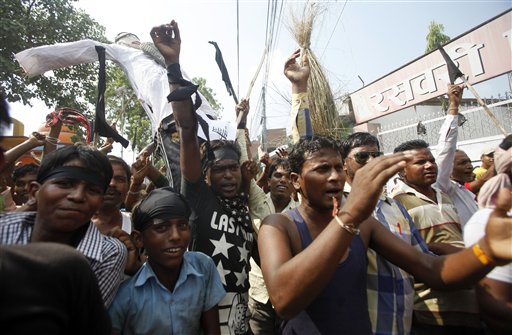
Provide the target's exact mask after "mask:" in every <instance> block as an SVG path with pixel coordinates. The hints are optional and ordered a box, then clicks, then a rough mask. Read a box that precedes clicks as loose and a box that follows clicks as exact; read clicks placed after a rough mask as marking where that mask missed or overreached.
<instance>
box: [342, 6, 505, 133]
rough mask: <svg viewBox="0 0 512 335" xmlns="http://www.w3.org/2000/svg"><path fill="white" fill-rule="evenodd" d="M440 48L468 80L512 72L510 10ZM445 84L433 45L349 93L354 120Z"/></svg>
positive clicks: (428, 95)
mask: <svg viewBox="0 0 512 335" xmlns="http://www.w3.org/2000/svg"><path fill="white" fill-rule="evenodd" d="M444 49H445V50H446V52H447V53H448V55H449V56H450V58H451V59H452V60H453V61H454V62H455V64H457V65H458V67H459V69H460V70H461V71H462V73H464V75H465V76H466V78H467V80H468V82H469V83H471V84H476V83H479V82H482V81H485V80H488V79H491V78H494V77H496V76H499V75H501V74H504V73H507V72H510V71H512V10H509V11H507V12H505V13H504V14H502V15H500V16H498V17H496V18H494V19H492V20H490V21H488V22H486V23H484V24H482V25H480V26H478V27H476V28H474V29H473V30H471V31H469V32H467V33H465V34H463V35H461V36H459V37H457V38H455V39H454V40H452V41H451V42H450V43H448V44H447V45H445V46H444ZM459 82H460V79H459ZM448 83H449V78H448V70H447V68H446V63H445V61H444V59H443V56H442V55H441V53H440V52H439V50H435V51H433V52H431V53H428V54H426V55H425V56H423V57H420V58H418V59H416V60H414V61H412V62H411V63H409V64H407V65H405V66H403V67H401V68H400V69H398V70H395V71H394V72H392V73H390V74H389V75H387V76H385V77H383V78H381V79H379V80H377V81H375V82H373V83H371V84H369V85H368V86H365V87H363V88H362V89H360V90H358V91H356V92H354V93H352V94H351V95H350V99H351V101H352V107H353V111H354V116H355V119H356V122H357V123H358V124H359V123H363V122H367V121H369V120H372V119H375V118H378V117H381V116H383V115H386V114H390V113H393V112H396V111H399V110H401V109H404V108H407V107H410V106H413V105H416V104H418V103H420V102H423V101H426V100H429V99H432V98H435V97H438V96H440V95H443V94H445V93H446V85H447V84H448Z"/></svg>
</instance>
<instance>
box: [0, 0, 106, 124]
mask: <svg viewBox="0 0 512 335" xmlns="http://www.w3.org/2000/svg"><path fill="white" fill-rule="evenodd" d="M73 2H75V1H72V0H0V34H1V36H2V44H1V45H0V90H1V91H2V92H4V93H5V94H6V95H7V98H8V100H9V101H11V102H15V101H21V102H23V103H24V104H28V105H30V100H31V99H33V98H35V99H40V100H42V101H44V102H45V104H46V105H47V106H48V107H51V108H53V107H55V106H67V107H72V108H76V109H78V110H80V111H81V112H83V113H84V114H86V115H89V116H90V114H91V113H90V110H91V109H93V106H94V101H95V99H96V89H97V79H96V78H97V73H98V72H97V67H98V65H97V64H84V65H77V66H72V67H69V68H65V69H60V70H55V71H53V72H54V75H53V76H36V77H34V78H31V79H27V78H24V77H23V73H22V69H21V68H20V67H19V65H18V64H17V62H16V61H15V59H14V54H15V53H17V52H20V51H22V50H25V49H28V48H32V47H37V46H41V45H47V44H55V43H61V42H70V41H77V40H82V39H87V38H89V39H93V40H97V41H100V42H106V43H108V40H107V39H106V37H105V28H104V27H103V26H101V25H100V24H98V23H97V22H96V21H95V20H94V19H92V18H91V17H90V16H89V15H88V14H86V13H85V12H84V11H82V10H80V9H76V8H75V7H74V6H73ZM91 103H92V104H91Z"/></svg>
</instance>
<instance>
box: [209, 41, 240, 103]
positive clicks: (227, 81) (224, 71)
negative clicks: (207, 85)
mask: <svg viewBox="0 0 512 335" xmlns="http://www.w3.org/2000/svg"><path fill="white" fill-rule="evenodd" d="M208 43H210V44H212V45H213V46H214V47H215V61H216V62H217V65H219V69H220V72H221V73H222V80H223V81H224V83H225V84H226V89H227V90H228V93H229V95H232V96H233V99H235V103H236V104H237V105H238V98H237V97H236V94H235V90H234V89H233V85H231V80H230V79H229V74H228V69H227V68H226V64H224V59H223V58H222V52H220V49H219V46H218V45H217V42H212V41H209V42H208Z"/></svg>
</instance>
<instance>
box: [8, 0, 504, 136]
mask: <svg viewBox="0 0 512 335" xmlns="http://www.w3.org/2000/svg"><path fill="white" fill-rule="evenodd" d="M274 2H275V3H276V4H277V10H274V13H276V15H275V16H274V17H275V20H274V22H275V25H274V31H276V32H277V34H275V37H274V50H273V53H272V54H271V55H270V62H269V66H268V77H269V81H268V84H267V85H268V86H267V87H268V89H267V92H269V93H268V96H267V99H266V104H265V106H266V114H267V117H268V118H267V127H268V128H280V127H287V126H288V125H289V118H288V115H289V110H290V106H289V105H288V104H287V103H286V100H285V99H284V98H283V97H282V95H285V96H286V95H289V92H290V90H291V86H290V83H289V82H288V81H287V79H286V78H285V77H284V75H283V66H284V62H285V61H286V59H287V58H288V56H289V55H290V54H291V53H292V52H293V50H295V49H296V48H297V43H296V41H295V40H294V38H293V35H292V34H291V32H290V27H291V26H292V23H291V13H296V14H299V13H300V12H301V11H302V9H303V8H304V6H305V4H306V2H307V1H278V2H276V0H274ZM317 3H319V4H320V5H321V6H322V7H324V8H325V10H324V12H323V13H322V14H321V15H320V16H319V17H318V18H317V20H316V21H315V25H314V28H313V36H312V38H311V49H312V50H313V52H314V53H315V55H316V56H317V58H318V60H319V62H320V63H321V64H322V66H323V67H324V68H325V72H326V75H327V77H328V79H329V83H330V85H331V89H332V90H333V92H334V93H335V95H339V94H341V93H349V92H353V91H355V90H357V89H359V88H361V87H362V85H363V83H362V82H361V79H362V80H363V81H364V83H365V84H369V83H371V82H373V81H375V80H377V79H379V78H380V77H382V76H385V75H386V74H388V73H390V72H392V71H393V70H395V69H397V68H399V67H401V66H402V65H404V64H406V63H408V62H410V61H411V60H413V59H415V58H417V57H420V56H421V55H422V54H423V53H424V51H425V46H426V40H425V37H426V35H427V32H428V26H429V23H430V22H431V21H436V22H437V23H441V24H443V25H444V28H445V30H444V33H445V34H446V35H448V36H450V37H452V38H454V37H457V36H458V35H460V34H463V33H465V32H466V31H468V30H470V29H472V28H473V27H475V26H477V25H479V24H481V23H483V22H484V21H486V20H488V19H490V18H492V17H494V16H496V15H498V14H500V13H502V12H504V11H506V10H507V9H509V8H510V7H511V6H512V5H511V1H510V0H481V1H470V0H469V1H468V0H466V1H450V0H438V1H428V0H424V1H421V0H420V1H385V0H381V1H379V0H374V1H364V0H359V1H357V0H353V1H351V0H349V1H345V0H340V1H317ZM76 7H78V8H81V9H83V10H84V11H85V12H87V13H88V14H89V15H91V16H92V17H93V18H94V19H95V20H96V21H97V22H98V23H100V24H101V25H103V26H104V27H106V36H107V38H109V39H110V40H112V41H113V40H114V38H115V36H116V35H117V34H118V33H119V32H124V31H127V32H131V33H134V34H136V35H138V37H139V38H140V39H141V40H142V41H150V40H151V39H150V36H149V31H150V30H151V28H152V27H153V26H155V25H159V24H163V23H168V22H170V21H171V19H175V20H176V21H177V22H178V25H179V28H180V31H181V39H182V46H181V57H180V63H181V66H182V68H183V69H185V70H186V72H187V73H188V74H189V75H190V76H191V77H203V78H205V79H206V84H207V86H209V87H210V88H212V90H213V91H214V92H215V94H216V98H217V100H218V101H219V102H220V103H221V104H222V106H223V107H224V111H223V115H222V118H224V119H227V120H232V121H234V106H235V103H234V100H233V98H232V97H230V96H229V95H228V93H227V90H226V87H225V85H224V83H223V82H222V80H221V75H220V71H219V69H218V67H217V64H216V63H215V49H214V47H213V46H212V45H211V44H209V43H208V41H215V42H217V43H218V45H219V47H220V49H221V50H222V53H223V56H224V61H225V63H226V66H227V68H228V71H229V74H230V77H231V82H232V83H233V87H234V89H235V91H236V92H238V93H237V95H238V97H239V98H242V97H246V95H247V90H248V87H249V84H250V82H251V80H252V78H253V77H254V76H255V74H256V69H257V67H258V64H259V63H260V60H261V58H262V55H263V53H264V50H265V41H266V33H267V22H268V19H269V18H271V17H272V15H270V14H269V1H267V0H239V1H236V0H223V1H220V0H202V1H199V0H144V1H135V0H108V1H107V0H79V1H78V2H77V3H76ZM237 18H238V20H237ZM237 21H238V23H237ZM237 27H238V28H237ZM265 71H266V66H265V65H264V66H263V68H262V70H261V72H260V75H259V79H258V81H257V82H256V84H255V85H254V88H253V89H252V93H251V95H250V99H251V100H250V101H251V114H250V117H251V118H253V119H255V120H256V121H254V123H255V124H257V123H258V122H259V120H260V118H259V115H260V114H261V113H262V112H261V111H262V107H261V106H262V105H263V104H262V102H261V101H259V97H260V92H261V87H262V83H261V77H262V76H263V74H264V72H265ZM359 77H360V78H361V79H359ZM505 89H506V88H504V89H503V91H505ZM276 91H279V92H281V94H277V93H276ZM44 108H45V107H42V106H40V107H39V108H33V109H32V111H28V110H27V108H21V107H20V106H18V105H16V106H12V107H11V114H12V115H13V116H14V117H17V118H18V119H20V120H21V121H22V122H25V120H26V121H27V123H26V127H25V133H30V132H31V131H33V130H34V129H33V126H32V125H33V124H34V122H35V120H41V121H40V122H39V123H37V122H36V124H40V123H41V122H42V121H43V120H44V115H46V113H47V112H48V111H49V109H47V111H44ZM35 109H37V112H36V111H34V110H35ZM41 109H42V110H41ZM34 113H37V114H34ZM31 127H32V128H31ZM251 131H253V128H251Z"/></svg>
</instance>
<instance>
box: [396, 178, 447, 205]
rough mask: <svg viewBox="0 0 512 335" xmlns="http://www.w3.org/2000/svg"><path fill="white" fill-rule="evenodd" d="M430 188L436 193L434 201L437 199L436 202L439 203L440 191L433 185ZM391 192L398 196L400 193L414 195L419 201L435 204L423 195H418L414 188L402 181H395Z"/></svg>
mask: <svg viewBox="0 0 512 335" xmlns="http://www.w3.org/2000/svg"><path fill="white" fill-rule="evenodd" d="M431 187H432V189H433V190H434V192H436V199H438V202H439V199H441V190H440V189H438V188H437V187H435V186H434V185H432V186H431ZM393 191H394V192H393V194H394V195H398V194H401V193H409V194H414V195H415V196H417V197H418V198H420V199H423V200H425V201H428V202H431V203H433V204H435V202H434V201H432V199H430V198H429V197H427V196H426V195H424V194H423V193H420V192H418V191H416V190H415V189H414V188H412V187H411V186H409V185H407V184H406V183H404V182H403V181H402V180H397V182H396V188H395V189H394V190H393ZM397 191H398V192H397Z"/></svg>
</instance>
